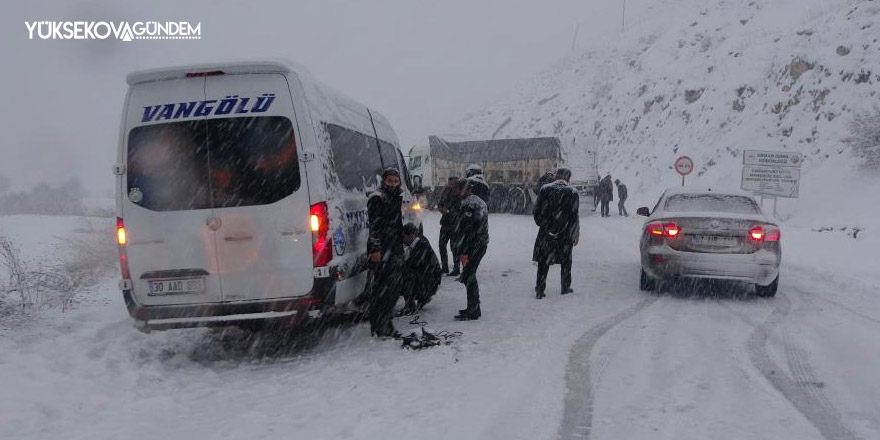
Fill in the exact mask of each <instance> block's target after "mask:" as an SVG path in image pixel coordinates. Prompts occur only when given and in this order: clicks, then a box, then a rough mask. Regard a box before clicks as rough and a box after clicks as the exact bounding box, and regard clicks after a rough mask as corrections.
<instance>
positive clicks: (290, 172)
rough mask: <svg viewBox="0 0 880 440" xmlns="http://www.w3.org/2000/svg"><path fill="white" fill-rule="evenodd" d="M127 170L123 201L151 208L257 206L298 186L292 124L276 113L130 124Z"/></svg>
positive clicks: (188, 208) (292, 190)
mask: <svg viewBox="0 0 880 440" xmlns="http://www.w3.org/2000/svg"><path fill="white" fill-rule="evenodd" d="M127 168H128V170H127V176H128V179H127V180H128V196H129V199H130V200H131V201H132V202H134V203H136V204H138V205H140V206H143V207H144V208H147V209H150V210H153V211H180V210H190V209H209V208H226V207H234V206H251V205H265V204H270V203H274V202H277V201H279V200H281V199H283V198H285V197H287V196H289V195H290V194H292V193H294V192H295V191H296V190H298V189H299V187H300V175H299V161H298V160H297V153H296V142H295V138H294V134H293V126H292V124H291V122H290V120H289V119H287V118H285V117H282V116H261V117H244V118H222V119H208V120H199V121H186V122H171V123H165V124H155V125H146V126H141V127H136V128H134V129H132V130H131V132H130V133H129V138H128V166H127Z"/></svg>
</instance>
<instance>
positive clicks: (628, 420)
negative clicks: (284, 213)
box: [0, 213, 880, 440]
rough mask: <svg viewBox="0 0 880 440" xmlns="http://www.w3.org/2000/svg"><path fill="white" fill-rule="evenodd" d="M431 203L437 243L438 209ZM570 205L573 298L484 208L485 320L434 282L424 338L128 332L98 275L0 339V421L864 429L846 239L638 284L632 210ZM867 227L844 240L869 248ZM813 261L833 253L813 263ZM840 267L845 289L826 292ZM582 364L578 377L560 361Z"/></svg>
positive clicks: (365, 432) (277, 433)
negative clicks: (444, 334) (771, 268)
mask: <svg viewBox="0 0 880 440" xmlns="http://www.w3.org/2000/svg"><path fill="white" fill-rule="evenodd" d="M426 214H427V215H426V225H427V226H428V229H427V234H428V236H429V237H430V238H431V241H432V242H435V241H436V235H437V231H436V229H434V226H435V225H436V223H437V217H436V216H435V215H434V214H433V213H426ZM586 214H587V213H585V214H584V215H583V216H582V217H583V219H582V234H583V237H582V242H581V245H580V246H578V247H577V248H576V251H575V267H576V269H575V274H574V288H575V293H574V294H572V295H569V296H566V297H561V296H559V295H558V293H557V291H556V290H555V287H556V286H557V284H558V282H559V278H558V276H559V275H558V270H556V269H554V270H553V271H551V277H550V280H549V282H548V285H549V286H550V288H548V298H547V299H545V300H543V301H540V302H538V301H536V300H535V299H534V295H533V292H532V284H533V277H534V270H535V268H534V266H533V265H532V263H531V262H530V261H529V259H530V256H531V245H532V241H533V237H534V234H535V232H536V228H535V226H534V225H533V224H532V222H531V219H530V218H529V217H526V216H504V215H498V216H492V217H490V230H491V233H492V242H491V243H490V247H489V254H488V256H487V258H486V259H485V260H484V266H483V267H482V269H481V271H480V276H479V278H480V280H481V286H482V292H483V299H484V303H483V312H484V315H483V318H482V319H480V320H479V321H476V322H464V323H462V322H455V321H454V320H453V319H452V316H453V315H454V314H455V313H456V311H457V310H458V309H460V308H462V307H463V304H464V289H463V287H462V286H461V285H459V284H457V283H454V282H452V281H451V280H449V279H446V280H444V284H443V286H442V287H441V291H440V293H439V294H438V297H437V298H436V299H435V300H434V301H433V302H432V303H431V304H429V306H428V308H427V309H426V311H425V313H424V314H423V315H422V316H421V319H422V320H424V321H427V323H428V326H429V327H430V328H432V329H435V330H446V331H451V332H454V331H460V332H462V335H461V336H460V337H458V338H455V339H454V340H453V341H454V342H453V343H452V344H451V345H447V346H443V347H438V348H433V349H429V350H423V351H407V350H402V349H401V348H400V346H399V343H398V342H396V341H379V340H374V339H371V338H370V337H369V330H368V327H367V326H366V325H365V324H362V325H357V326H353V327H344V328H335V329H328V330H327V331H326V332H325V333H324V334H323V336H322V337H320V339H319V340H318V341H316V342H314V343H313V344H308V343H306V344H304V343H302V341H299V343H295V342H291V341H290V340H288V339H287V338H285V337H282V336H278V335H273V334H262V333H247V332H242V331H238V330H229V331H226V332H223V331H210V330H180V331H168V332H161V333H153V334H150V335H144V334H141V333H138V332H137V331H136V330H134V329H133V328H132V327H131V325H130V321H129V319H128V317H127V314H126V312H125V310H124V306H123V304H122V301H121V298H120V297H119V294H118V292H117V291H116V289H115V281H114V280H108V281H107V283H106V284H105V285H104V286H103V287H102V288H100V289H97V290H95V291H94V292H93V293H92V294H90V295H89V297H88V298H89V300H88V301H82V303H81V304H79V305H78V306H77V307H76V308H74V309H73V310H70V311H68V312H66V313H63V314H61V313H50V314H46V315H44V316H40V317H38V318H36V319H34V320H33V321H32V322H31V324H30V326H28V327H25V328H18V329H15V330H6V331H4V333H3V334H2V336H0V389H2V390H3V392H2V393H0V437H2V438H16V439H56V438H65V439H89V440H93V439H117V438H136V439H140V438H144V439H147V438H168V439H178V438H180V439H185V438H249V439H259V438H292V437H293V438H327V439H331V438H357V439H387V438H425V439H448V438H461V439H488V438H505V439H536V438H542V439H544V438H547V439H549V438H554V437H555V436H556V435H557V433H565V432H575V431H577V430H578V429H581V430H582V429H583V428H582V426H584V425H582V424H581V423H583V421H584V420H583V416H584V415H585V414H586V413H582V412H579V411H571V410H570V408H574V407H573V406H572V405H573V403H572V402H579V403H578V405H579V407H580V408H582V409H585V410H589V414H590V415H591V418H590V419H589V420H588V421H587V422H588V424H589V425H588V426H590V427H591V429H590V430H589V434H590V438H594V439H614V438H632V439H642V438H651V439H663V438H669V439H676V440H682V439H700V440H702V439H705V438H750V439H753V438H768V439H769V438H773V439H783V438H790V439H795V438H796V439H799V440H801V439H819V438H821V433H822V432H823V431H822V429H825V430H826V431H828V430H835V429H838V430H840V429H842V431H841V432H844V433H852V434H853V435H854V436H855V437H853V438H865V439H867V438H876V437H877V436H878V435H880V419H878V417H877V414H880V389H878V384H877V383H876V381H874V380H873V372H874V371H877V369H878V368H880V353H878V352H877V351H876V350H875V349H872V347H873V348H876V346H877V344H878V338H877V336H876V335H877V331H878V329H880V327H878V326H880V299H878V298H877V297H876V295H872V294H871V292H876V290H877V289H880V279H878V276H877V275H876V274H873V275H869V276H866V275H864V274H862V273H860V272H858V271H859V270H860V269H858V268H857V267H856V266H854V265H853V266H847V265H845V264H844V263H843V259H845V258H850V257H847V255H849V254H851V252H849V250H851V249H852V248H837V249H835V248H834V247H833V246H829V244H830V243H831V242H830V241H824V238H825V237H831V235H828V234H827V233H818V232H812V231H809V230H807V229H803V230H793V231H786V232H785V234H786V235H784V239H785V246H786V250H788V249H792V252H786V255H785V259H784V268H783V272H782V282H781V284H780V294H779V296H778V297H777V298H776V299H772V300H763V299H754V298H750V297H748V296H744V292H742V291H738V290H737V289H734V292H733V293H721V294H720V296H718V297H715V295H709V296H706V295H703V294H702V293H699V292H697V293H693V292H690V293H688V292H684V293H682V292H675V293H671V294H663V295H648V294H645V293H642V292H639V291H638V288H637V278H636V276H637V271H638V250H637V243H638V234H639V231H640V227H641V222H640V220H639V219H637V218H632V217H631V218H628V219H624V218H617V217H612V218H609V219H601V218H597V217H593V216H588V215H586ZM11 223H13V224H19V225H22V224H27V223H28V219H27V218H24V217H15V218H11V219H10V218H6V219H3V225H4V227H8V228H13V227H15V226H14V225H11ZM50 226H52V227H55V228H57V229H55V231H57V232H50V231H49V230H47V231H46V232H49V233H50V234H55V235H63V234H64V233H66V232H67V231H69V230H70V229H69V227H68V226H67V225H65V224H63V222H62V223H57V224H54V225H48V226H47V228H48V227H50ZM25 229H26V228H25ZM834 235H836V236H840V237H839V239H840V240H845V239H846V237H845V234H837V233H835V234H834ZM817 237H818V239H817ZM829 240H830V239H829ZM849 240H852V239H849ZM864 240H867V241H862V239H860V240H859V241H857V243H859V246H862V243H868V244H870V245H871V246H867V245H866V247H865V249H862V250H860V252H861V251H867V249H869V248H870V247H874V248H875V249H876V245H877V244H880V243H877V242H876V239H875V238H874V237H870V236H866V237H864ZM871 240H874V241H871ZM854 242H856V241H854ZM838 251H840V252H839V253H837V252H838ZM820 255H823V256H824V257H823V259H824V260H827V261H835V260H836V261H840V263H838V264H839V265H840V267H829V268H828V269H829V270H828V272H829V273H830V274H825V275H823V274H820V273H818V272H817V271H812V270H810V268H813V267H815V263H816V261H815V260H816V259H818V258H819V256H820ZM866 256H867V255H866ZM853 261H855V260H853ZM847 267H852V268H853V270H854V271H853V272H847V271H845V269H847ZM849 279H857V280H858V281H859V283H860V285H859V287H855V286H852V285H849V286H850V287H845V288H842V287H841V286H847V285H848V284H847V283H848V282H849V281H847V280H849ZM397 325H398V327H399V328H401V329H403V330H405V329H408V328H412V327H415V326H412V325H409V324H408V323H407V320H405V319H398V320H397ZM591 329H592V330H591ZM761 329H765V330H767V332H768V337H767V338H766V340H765V341H762V340H761V339H760V336H761V334H760V333H758V330H761ZM756 334H757V336H755V335H756ZM756 338H757V339H756ZM585 341H586V342H589V344H586V345H585V344H583V342H585ZM756 341H757V342H756ZM572 347H574V350H573V349H572ZM585 347H587V348H589V349H590V352H587V353H580V352H579V350H581V349H584V348H585ZM570 356H571V359H572V360H577V359H585V360H586V361H587V364H588V365H586V366H581V367H579V366H578V364H577V362H574V363H570ZM777 366H778V367H777ZM582 367H583V368H586V367H588V373H589V380H588V381H586V382H585V383H582V382H581V381H577V380H574V379H577V378H576V377H574V376H573V373H577V372H578V371H579V370H581V369H582ZM771 370H772V371H774V372H773V373H772V374H771V373H770V371H771ZM774 375H778V376H774ZM774 377H784V378H791V380H790V383H791V384H794V385H793V387H794V388H793V390H790V389H787V388H786V384H787V383H789V382H784V381H783V382H782V385H779V384H777V383H775V382H774V381H773V380H772V379H773V378H774ZM566 379H569V381H570V382H569V383H566ZM777 386H779V387H780V388H782V390H780V389H779V388H777ZM567 389H569V390H571V392H570V393H569V394H568V396H566V390H567ZM579 392H586V394H585V395H582V394H577V393H579ZM793 402H796V403H793ZM566 405H568V408H567V407H566ZM840 438H848V437H840Z"/></svg>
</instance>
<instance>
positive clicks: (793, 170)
mask: <svg viewBox="0 0 880 440" xmlns="http://www.w3.org/2000/svg"><path fill="white" fill-rule="evenodd" d="M803 162H804V156H803V155H802V154H801V153H795V152H789V151H758V150H745V151H743V167H742V181H741V183H740V188H742V189H743V190H746V191H751V192H753V193H755V194H756V195H760V196H761V206H762V207H763V205H764V197H772V198H773V217H776V205H777V199H778V198H779V197H787V198H798V197H799V196H800V183H801V170H800V166H801V164H802V163H803Z"/></svg>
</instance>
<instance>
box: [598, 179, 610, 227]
mask: <svg viewBox="0 0 880 440" xmlns="http://www.w3.org/2000/svg"><path fill="white" fill-rule="evenodd" d="M599 197H600V202H601V203H602V207H601V210H602V217H608V216H609V215H611V208H610V207H609V204H610V203H611V202H612V201H613V200H614V185H613V184H612V183H611V174H609V175H607V176H605V178H604V179H602V181H601V182H600V183H599Z"/></svg>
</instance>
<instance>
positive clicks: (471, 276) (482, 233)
mask: <svg viewBox="0 0 880 440" xmlns="http://www.w3.org/2000/svg"><path fill="white" fill-rule="evenodd" d="M478 185H480V182H477V181H475V180H463V181H462V182H461V184H460V188H461V189H460V190H461V196H462V200H461V214H460V215H461V217H460V223H459V229H458V239H459V244H458V253H459V254H460V256H459V259H460V260H461V278H460V279H461V282H462V284H464V285H465V286H467V308H465V309H464V310H459V311H458V316H456V317H455V319H456V320H458V321H470V320H474V319H480V315H481V314H482V312H481V311H480V286H479V285H478V284H477V269H478V268H479V267H480V261H482V260H483V256H484V255H486V249H487V248H488V246H489V209H488V208H487V207H486V202H484V201H483V199H481V198H479V197H477V196H476V195H475V194H474V188H475V187H477V186H478Z"/></svg>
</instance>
